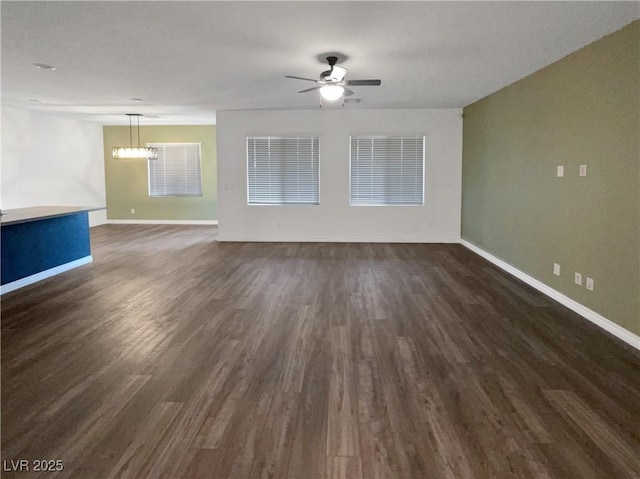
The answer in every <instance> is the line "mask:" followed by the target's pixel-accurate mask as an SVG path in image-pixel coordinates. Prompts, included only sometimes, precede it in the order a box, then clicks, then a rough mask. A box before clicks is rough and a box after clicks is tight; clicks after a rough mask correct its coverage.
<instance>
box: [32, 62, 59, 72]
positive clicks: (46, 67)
mask: <svg viewBox="0 0 640 479" xmlns="http://www.w3.org/2000/svg"><path fill="white" fill-rule="evenodd" d="M33 66H34V67H36V68H37V69H38V70H49V71H54V70H55V69H56V67H53V66H51V65H47V64H46V63H34V64H33Z"/></svg>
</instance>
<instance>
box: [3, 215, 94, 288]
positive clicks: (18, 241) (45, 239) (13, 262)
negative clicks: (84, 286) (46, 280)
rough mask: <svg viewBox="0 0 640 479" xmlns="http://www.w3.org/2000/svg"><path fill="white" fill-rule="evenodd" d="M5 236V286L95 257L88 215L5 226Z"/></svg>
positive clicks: (67, 216) (60, 217)
mask: <svg viewBox="0 0 640 479" xmlns="http://www.w3.org/2000/svg"><path fill="white" fill-rule="evenodd" d="M1 234H2V236H1V238H0V249H1V251H2V255H1V258H0V260H1V263H0V266H1V267H0V270H1V272H2V274H1V284H3V285H4V284H8V283H11V282H13V281H17V280H19V279H22V278H26V277H28V276H31V275H34V274H37V273H40V272H42V271H46V270H48V269H51V268H55V267H56V266H60V265H63V264H65V263H69V262H71V261H75V260H78V259H80V258H84V257H86V256H89V255H90V254H91V243H90V236H89V215H88V213H87V212H86V211H82V212H79V213H75V214H70V215H66V216H59V217H55V218H44V219H40V220H37V221H29V222H26V223H17V224H9V225H3V226H2V233H1Z"/></svg>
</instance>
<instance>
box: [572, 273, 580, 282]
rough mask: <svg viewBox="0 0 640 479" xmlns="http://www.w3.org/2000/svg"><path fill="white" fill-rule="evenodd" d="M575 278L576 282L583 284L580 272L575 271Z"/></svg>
mask: <svg viewBox="0 0 640 479" xmlns="http://www.w3.org/2000/svg"><path fill="white" fill-rule="evenodd" d="M573 280H574V281H575V282H576V284H580V285H582V275H581V274H580V273H574V275H573Z"/></svg>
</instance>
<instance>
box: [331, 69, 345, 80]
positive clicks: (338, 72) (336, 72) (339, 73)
mask: <svg viewBox="0 0 640 479" xmlns="http://www.w3.org/2000/svg"><path fill="white" fill-rule="evenodd" d="M346 74H347V69H346V68H343V67H336V66H333V67H331V73H330V74H329V78H330V79H331V80H334V81H342V79H343V78H344V76H345V75H346Z"/></svg>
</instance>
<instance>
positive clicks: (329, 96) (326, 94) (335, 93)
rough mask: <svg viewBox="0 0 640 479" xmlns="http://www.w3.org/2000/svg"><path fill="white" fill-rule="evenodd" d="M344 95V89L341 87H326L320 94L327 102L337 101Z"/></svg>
mask: <svg viewBox="0 0 640 479" xmlns="http://www.w3.org/2000/svg"><path fill="white" fill-rule="evenodd" d="M343 93H344V88H343V87H341V86H340V85H325V86H323V87H322V88H320V94H321V95H322V98H324V99H325V100H327V101H335V100H337V99H338V98H341V97H342V95H343Z"/></svg>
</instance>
